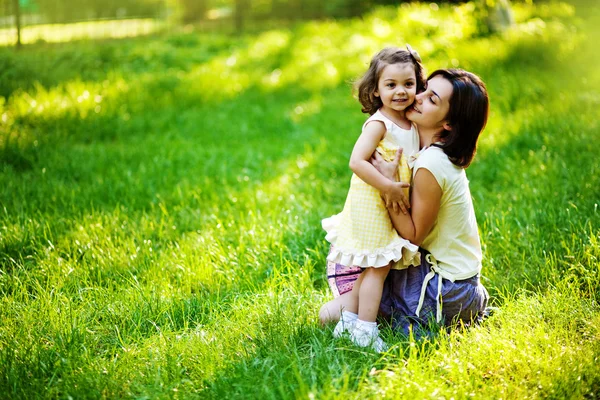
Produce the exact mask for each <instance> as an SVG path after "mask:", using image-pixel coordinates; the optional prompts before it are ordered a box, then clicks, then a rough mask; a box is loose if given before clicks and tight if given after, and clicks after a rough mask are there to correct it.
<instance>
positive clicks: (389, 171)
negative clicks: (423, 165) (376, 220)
mask: <svg viewBox="0 0 600 400" xmlns="http://www.w3.org/2000/svg"><path fill="white" fill-rule="evenodd" d="M402 151H403V149H402V148H399V149H398V151H397V152H396V157H394V161H391V162H389V161H385V160H384V159H383V157H381V154H379V153H377V152H374V153H373V155H372V156H371V159H370V160H369V162H370V163H371V164H372V165H373V166H374V167H375V169H377V171H379V173H381V175H383V176H385V177H386V178H388V179H389V180H391V181H393V182H394V183H398V184H399V186H396V187H391V188H390V189H389V190H388V191H387V192H385V193H384V192H382V193H381V195H382V197H383V200H384V201H385V205H386V207H388V208H389V207H390V206H391V208H392V209H393V210H394V212H395V213H398V209H399V210H400V211H402V213H404V214H408V209H409V208H410V202H409V201H408V199H407V198H406V196H405V195H404V190H402V189H403V188H407V187H409V186H410V185H409V184H408V183H404V182H396V181H397V180H398V165H399V164H400V159H401V158H402Z"/></svg>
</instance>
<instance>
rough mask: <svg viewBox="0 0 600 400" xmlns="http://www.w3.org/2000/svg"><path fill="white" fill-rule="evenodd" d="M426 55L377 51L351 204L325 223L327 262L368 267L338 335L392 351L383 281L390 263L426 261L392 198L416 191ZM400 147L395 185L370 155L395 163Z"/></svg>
mask: <svg viewBox="0 0 600 400" xmlns="http://www.w3.org/2000/svg"><path fill="white" fill-rule="evenodd" d="M420 61H421V59H420V57H419V55H418V54H417V52H416V51H413V50H412V49H411V48H410V46H407V50H404V49H399V48H395V47H389V48H385V49H383V50H381V51H380V52H379V53H377V54H376V55H375V56H374V57H373V59H372V60H371V64H370V65H369V69H368V70H367V72H366V73H365V74H364V76H363V77H362V78H361V79H360V80H359V81H358V84H357V86H358V99H359V101H360V103H361V104H362V111H363V112H364V113H369V114H370V115H371V116H370V117H369V119H367V121H366V122H365V124H364V125H363V128H362V133H361V135H360V137H359V138H358V140H357V142H356V144H355V145H354V150H353V151H352V155H351V156H350V168H351V169H352V171H353V172H354V174H353V175H352V179H351V181H350V190H349V192H348V197H347V198H346V203H345V205H344V209H343V211H342V212H341V213H340V214H337V215H334V216H332V217H330V218H327V219H324V220H323V222H322V224H323V228H324V229H325V231H327V236H326V240H327V241H329V242H330V243H331V251H330V254H329V256H328V257H327V260H328V261H329V262H330V263H337V264H341V265H343V266H348V267H349V266H358V267H361V268H365V270H364V271H363V273H361V275H360V277H359V278H358V280H357V281H356V283H355V284H354V287H353V288H352V297H353V299H355V300H354V301H353V305H354V304H355V305H356V306H355V307H348V308H347V309H346V310H344V311H343V312H342V318H341V319H340V322H339V323H338V325H337V326H336V327H335V329H334V332H333V333H334V336H335V337H338V336H340V335H342V333H343V332H344V331H347V332H349V334H350V338H351V340H352V341H353V342H354V343H355V344H357V345H359V346H362V347H367V346H371V347H372V348H373V349H375V350H376V351H384V350H385V347H386V346H385V343H383V341H382V340H381V338H380V337H379V330H378V328H377V324H376V322H375V320H376V317H377V312H378V309H379V302H380V301H381V294H382V290H383V282H384V280H385V278H386V276H387V274H388V272H389V270H390V268H397V269H402V268H407V267H408V266H410V265H413V264H415V265H419V262H420V258H419V253H418V247H417V246H416V245H414V244H412V243H410V242H409V241H408V240H405V239H403V238H401V237H400V236H399V235H398V233H397V232H396V230H395V229H394V227H393V226H392V223H391V220H390V217H389V214H388V209H387V207H386V203H387V204H388V205H390V204H393V208H394V210H396V208H397V205H398V204H400V202H402V201H404V199H406V198H407V197H408V189H407V188H406V186H408V185H407V183H409V182H410V180H411V171H410V168H409V166H408V163H407V157H406V156H410V155H412V154H414V153H416V152H417V151H418V150H419V136H418V133H417V131H416V128H415V126H414V125H413V124H411V122H410V121H408V120H407V119H406V117H405V111H406V109H407V108H408V107H409V106H410V105H412V103H413V101H414V100H415V95H416V93H418V92H421V91H422V90H424V87H425V77H424V71H423V67H422V66H421V63H420ZM399 147H401V148H402V149H403V150H404V154H403V155H402V159H401V161H400V164H399V169H398V173H399V177H400V180H401V181H402V182H393V183H392V182H390V180H389V179H387V178H385V177H384V176H383V175H381V174H380V173H379V172H378V171H377V170H376V169H375V167H373V166H372V165H371V164H370V163H369V159H370V158H371V156H372V154H373V153H374V152H375V151H377V152H378V153H380V154H381V155H382V156H383V158H385V159H386V160H387V161H391V160H392V159H393V157H394V156H395V154H396V151H397V150H398V148H399ZM403 182H404V183H403ZM380 193H383V197H384V199H385V202H384V199H382V195H381V194H380ZM351 308H355V309H351Z"/></svg>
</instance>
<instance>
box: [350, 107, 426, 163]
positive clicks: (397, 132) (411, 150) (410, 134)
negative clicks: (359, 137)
mask: <svg viewBox="0 0 600 400" xmlns="http://www.w3.org/2000/svg"><path fill="white" fill-rule="evenodd" d="M372 121H380V122H383V124H384V125H385V130H386V136H385V138H384V140H386V139H387V140H390V141H391V142H392V143H393V144H395V145H396V146H397V147H402V150H403V153H402V154H404V156H405V157H409V156H411V155H413V154H415V153H416V152H417V151H419V133H418V131H417V127H416V125H415V124H413V123H411V127H410V129H404V128H400V127H399V126H398V125H396V123H395V122H394V121H392V120H391V119H389V118H388V117H386V116H385V115H384V114H383V113H382V112H381V110H377V111H376V112H375V114H373V115H371V116H370V117H369V119H367V120H366V121H365V123H364V124H363V127H362V129H363V131H364V130H365V126H367V124H368V123H370V122H372Z"/></svg>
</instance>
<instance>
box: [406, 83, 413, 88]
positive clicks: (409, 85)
mask: <svg viewBox="0 0 600 400" xmlns="http://www.w3.org/2000/svg"><path fill="white" fill-rule="evenodd" d="M413 85H414V83H412V82H408V83H407V84H406V86H408V87H412V86H413Z"/></svg>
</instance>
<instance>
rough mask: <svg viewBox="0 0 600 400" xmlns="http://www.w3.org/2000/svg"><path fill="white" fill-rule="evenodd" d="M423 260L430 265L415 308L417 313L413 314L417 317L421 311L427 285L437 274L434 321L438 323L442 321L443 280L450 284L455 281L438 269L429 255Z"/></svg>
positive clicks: (435, 262) (452, 277)
mask: <svg viewBox="0 0 600 400" xmlns="http://www.w3.org/2000/svg"><path fill="white" fill-rule="evenodd" d="M425 260H427V262H428V263H429V264H430V266H431V267H430V268H431V270H430V271H429V273H428V274H427V275H425V279H424V280H423V286H421V296H420V297H419V305H418V306H417V311H416V312H415V314H416V315H417V317H419V316H420V315H419V314H420V313H421V309H422V308H423V301H425V292H427V285H428V284H429V281H430V280H432V279H433V277H434V276H435V274H438V284H437V295H436V296H435V303H436V314H435V319H436V321H437V322H438V323H439V322H441V320H442V283H443V279H448V280H449V281H451V282H454V281H455V278H454V276H452V275H450V274H448V273H447V272H445V271H443V270H442V269H440V267H438V264H437V261H436V260H435V258H434V257H433V256H432V255H431V254H427V255H426V256H425Z"/></svg>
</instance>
